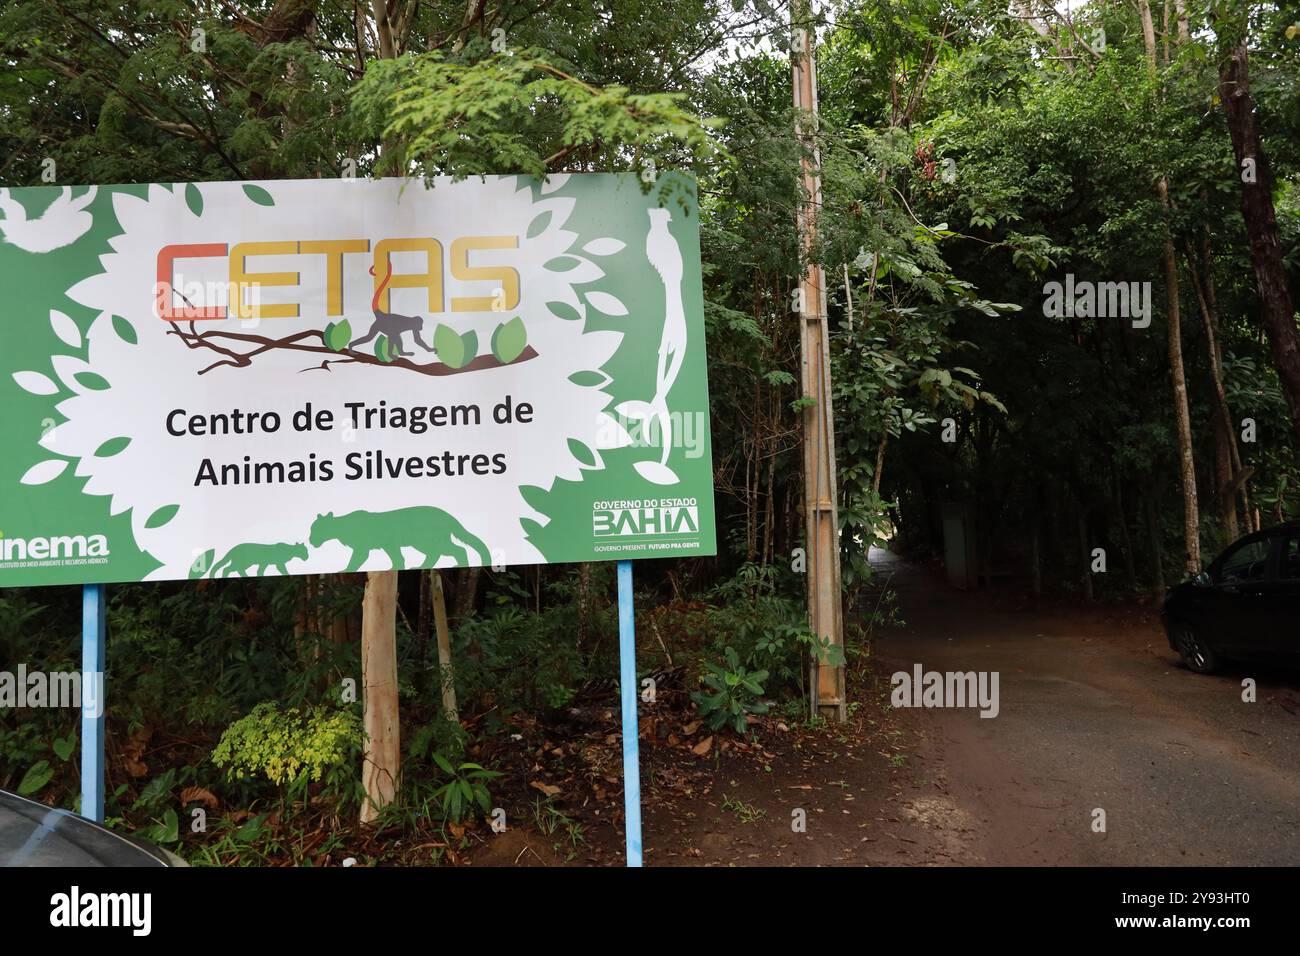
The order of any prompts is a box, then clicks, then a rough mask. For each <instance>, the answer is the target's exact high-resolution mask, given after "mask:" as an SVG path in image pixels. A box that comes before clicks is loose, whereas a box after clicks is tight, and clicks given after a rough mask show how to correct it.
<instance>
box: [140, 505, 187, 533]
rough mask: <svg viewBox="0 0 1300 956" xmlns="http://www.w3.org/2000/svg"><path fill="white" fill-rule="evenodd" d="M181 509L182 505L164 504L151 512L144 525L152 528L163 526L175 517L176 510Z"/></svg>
mask: <svg viewBox="0 0 1300 956" xmlns="http://www.w3.org/2000/svg"><path fill="white" fill-rule="evenodd" d="M180 510H181V506H180V505H163V506H162V507H161V508H159V509H158V510H157V511H155V512H154V513H153V514H151V515H150V516H149V517H148V519H146V521H145V523H144V526H145V527H146V528H150V529H152V528H161V527H162V526H163V525H165V524H166V523H167V522H168V521H171V520H172V518H175V517H176V512H178V511H180Z"/></svg>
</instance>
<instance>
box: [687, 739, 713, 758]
mask: <svg viewBox="0 0 1300 956" xmlns="http://www.w3.org/2000/svg"><path fill="white" fill-rule="evenodd" d="M712 748H713V737H712V736H709V737H705V738H704V739H703V740H701V741H700V742H699V743H698V744H696V745H695V746H694V747H692V748H691V753H693V754H695V755H696V756H697V757H703V756H704V755H705V754H706V753H708V752H709V751H710V750H711V749H712Z"/></svg>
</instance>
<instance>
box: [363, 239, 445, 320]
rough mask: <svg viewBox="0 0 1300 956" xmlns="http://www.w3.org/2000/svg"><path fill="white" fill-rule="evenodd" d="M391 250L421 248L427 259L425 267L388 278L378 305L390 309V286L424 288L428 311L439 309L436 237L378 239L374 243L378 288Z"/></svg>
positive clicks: (439, 249)
mask: <svg viewBox="0 0 1300 956" xmlns="http://www.w3.org/2000/svg"><path fill="white" fill-rule="evenodd" d="M394 252H423V253H424V254H425V256H426V257H427V260H428V266H427V267H426V271H424V272H423V273H420V272H410V273H404V274H400V275H397V274H395V275H394V276H393V278H392V279H391V280H390V281H389V283H388V286H387V287H386V288H385V289H384V291H383V294H382V295H380V296H379V308H380V309H381V310H383V311H384V312H391V311H392V309H390V308H389V307H388V293H389V292H390V291H391V290H393V289H428V290H429V311H430V312H441V311H442V246H441V245H440V244H439V243H438V240H437V239H381V240H380V241H379V242H377V243H375V265H374V269H375V288H376V289H378V288H379V286H380V284H381V283H382V282H383V281H384V274H385V273H387V272H388V269H389V261H388V257H389V256H390V255H392V254H393V253H394Z"/></svg>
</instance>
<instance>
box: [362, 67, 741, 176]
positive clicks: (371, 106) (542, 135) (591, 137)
mask: <svg viewBox="0 0 1300 956" xmlns="http://www.w3.org/2000/svg"><path fill="white" fill-rule="evenodd" d="M574 72H575V71H574V68H573V67H572V66H568V69H567V70H566V69H565V68H564V66H562V65H560V63H559V62H558V61H557V60H556V58H555V57H554V55H553V54H551V53H548V52H547V51H545V50H540V49H525V50H514V51H510V52H506V53H494V54H490V55H487V56H484V57H483V58H482V59H477V60H468V61H467V60H465V59H463V58H458V57H452V56H449V55H447V54H446V53H444V52H442V51H433V52H428V53H418V54H410V55H407V56H402V57H399V58H397V59H394V60H382V61H376V62H373V63H371V64H370V66H369V68H368V69H367V70H366V74H365V76H364V77H362V79H361V82H360V83H359V84H358V85H357V89H356V92H355V94H354V97H353V106H354V110H355V113H356V115H357V116H358V117H359V118H360V119H361V121H362V122H363V123H364V124H365V125H367V126H368V127H369V128H373V129H377V130H378V131H379V134H380V135H381V136H382V137H383V138H385V139H393V140H397V141H400V142H401V143H402V150H401V151H400V153H395V154H394V156H393V158H391V159H390V163H396V162H398V160H397V158H396V156H397V155H401V156H402V157H404V161H405V162H414V163H416V164H418V165H419V167H420V168H421V169H422V170H423V172H424V174H425V175H426V176H436V175H451V176H453V177H455V178H457V179H463V178H465V177H466V176H471V175H476V174H481V173H483V172H484V171H486V170H491V171H492V172H497V173H524V174H528V175H532V176H536V177H542V176H544V175H545V174H546V173H547V172H550V171H551V170H552V169H553V168H554V165H553V164H554V163H556V162H557V161H559V160H562V159H563V158H565V157H568V156H582V157H584V159H585V160H586V161H587V162H590V163H593V164H594V166H595V168H599V169H614V168H618V167H619V166H623V165H625V164H626V162H627V158H629V157H630V158H632V160H633V167H634V168H639V167H640V165H641V163H642V162H646V161H652V162H653V161H657V163H658V164H659V165H663V166H665V167H667V166H669V165H670V164H671V162H672V161H674V160H676V159H677V158H678V156H680V155H681V154H680V153H678V152H675V151H674V150H677V149H680V150H682V151H684V153H685V155H686V156H687V157H696V158H699V159H707V158H708V157H710V156H712V155H713V154H714V153H715V152H716V146H715V144H714V141H713V140H712V139H711V138H710V136H709V135H708V127H709V125H711V124H710V123H708V122H707V121H705V120H702V119H700V118H699V117H698V116H696V115H694V114H693V113H691V112H690V111H689V110H686V109H684V108H683V106H682V100H683V96H682V94H680V93H651V94H641V93H633V92H631V91H629V90H628V89H627V88H626V87H623V86H619V85H610V86H607V87H604V88H601V87H598V86H595V85H592V84H591V83H587V82H584V81H583V80H581V79H579V78H578V77H577V76H575V75H573V73H574ZM389 171H390V172H391V171H396V170H394V169H390V170H389Z"/></svg>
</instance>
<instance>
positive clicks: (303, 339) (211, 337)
mask: <svg viewBox="0 0 1300 956" xmlns="http://www.w3.org/2000/svg"><path fill="white" fill-rule="evenodd" d="M168 324H169V325H171V330H170V331H169V332H168V333H167V334H168V335H175V336H177V337H178V338H179V339H180V340H181V341H182V342H184V343H185V347H186V348H190V349H207V350H209V351H212V352H215V353H217V354H218V355H221V356H224V357H223V358H221V359H220V360H218V361H216V362H213V363H212V364H211V365H209V366H207V367H206V368H202V369H199V374H200V375H204V374H206V373H208V372H211V371H212V370H213V369H216V368H222V367H223V366H229V367H231V368H246V367H247V366H249V365H252V364H253V359H254V358H256V357H257V356H259V355H262V354H263V353H265V352H270V351H272V350H276V349H281V350H286V351H292V352H311V353H315V354H318V355H324V356H326V358H324V359H322V361H321V363H320V364H319V365H310V366H308V367H307V368H304V369H302V371H304V372H314V371H320V370H324V371H326V372H328V371H329V370H330V368H331V367H332V366H335V365H355V364H359V365H381V366H386V367H389V368H404V369H408V370H409V371H412V372H419V373H420V374H421V375H435V376H442V375H458V374H460V373H461V372H477V371H481V370H483V369H488V368H501V367H503V366H505V365H518V364H519V363H520V362H527V361H528V360H529V359H534V358H536V357H537V351H536V350H535V349H534V348H533V347H532V346H531V345H530V346H528V347H527V348H525V349H524V351H523V352H522V353H521V354H520V355H519V357H518V358H516V359H515V360H514V361H513V362H502V361H501V360H500V359H498V358H497V357H496V356H495V355H491V354H488V355H480V356H478V357H477V358H475V359H473V360H472V361H470V362H467V363H466V364H464V365H462V366H461V367H460V368H452V367H451V366H450V365H447V364H446V363H445V362H432V363H430V364H428V365H418V364H416V363H415V362H412V361H411V360H410V359H408V358H403V357H400V356H399V357H396V358H394V359H392V360H391V361H388V362H384V361H381V360H380V359H379V358H377V357H376V356H374V355H370V354H369V353H366V352H357V351H353V350H352V349H338V350H335V349H332V348H330V347H329V346H328V345H326V344H325V336H324V333H323V332H322V331H321V330H319V329H308V330H306V331H304V332H295V333H293V334H292V335H286V336H283V337H281V338H270V337H268V336H265V335H255V334H252V333H248V332H228V331H223V330H221V329H211V330H209V331H206V332H200V331H199V330H198V329H197V328H196V327H195V323H194V322H193V321H191V322H187V323H185V324H186V325H188V326H189V330H188V331H186V330H185V329H184V328H182V327H181V323H179V322H171V323H168ZM313 342H318V343H320V344H318V345H316V344H311V343H313ZM223 343H236V345H237V344H238V343H244V344H246V345H251V346H253V347H252V348H251V349H247V350H243V351H241V350H239V349H238V348H237V347H236V345H227V344H223Z"/></svg>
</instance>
